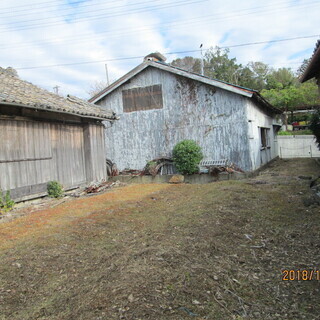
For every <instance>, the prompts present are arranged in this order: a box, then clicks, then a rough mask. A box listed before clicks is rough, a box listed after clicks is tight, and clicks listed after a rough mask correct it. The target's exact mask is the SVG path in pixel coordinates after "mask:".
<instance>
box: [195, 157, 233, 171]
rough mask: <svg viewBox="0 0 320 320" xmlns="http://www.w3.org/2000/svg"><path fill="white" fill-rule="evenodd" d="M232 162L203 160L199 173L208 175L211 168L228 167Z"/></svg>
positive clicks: (226, 160)
mask: <svg viewBox="0 0 320 320" xmlns="http://www.w3.org/2000/svg"><path fill="white" fill-rule="evenodd" d="M228 166H230V162H229V160H228V159H221V160H201V161H200V163H199V172H200V173H208V172H209V167H228Z"/></svg>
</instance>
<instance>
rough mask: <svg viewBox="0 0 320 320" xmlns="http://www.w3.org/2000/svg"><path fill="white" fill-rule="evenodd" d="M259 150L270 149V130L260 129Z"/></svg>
mask: <svg viewBox="0 0 320 320" xmlns="http://www.w3.org/2000/svg"><path fill="white" fill-rule="evenodd" d="M260 137H261V149H266V148H270V129H268V128H260Z"/></svg>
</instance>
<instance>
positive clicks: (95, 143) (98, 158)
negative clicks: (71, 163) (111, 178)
mask: <svg viewBox="0 0 320 320" xmlns="http://www.w3.org/2000/svg"><path fill="white" fill-rule="evenodd" d="M84 142H85V165H86V172H87V181H99V180H102V179H106V178H107V172H106V158H105V140H104V126H103V125H100V126H99V125H92V124H88V125H86V126H85V128H84Z"/></svg>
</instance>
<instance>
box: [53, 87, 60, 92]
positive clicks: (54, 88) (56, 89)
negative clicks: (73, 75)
mask: <svg viewBox="0 0 320 320" xmlns="http://www.w3.org/2000/svg"><path fill="white" fill-rule="evenodd" d="M59 88H60V86H55V87H53V91H54V93H55V94H59Z"/></svg>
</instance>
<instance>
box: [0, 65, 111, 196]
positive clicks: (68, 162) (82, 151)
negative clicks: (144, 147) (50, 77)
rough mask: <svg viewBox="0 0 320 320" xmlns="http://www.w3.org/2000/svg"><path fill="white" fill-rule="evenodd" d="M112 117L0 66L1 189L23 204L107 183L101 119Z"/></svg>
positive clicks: (108, 119)
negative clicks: (53, 185)
mask: <svg viewBox="0 0 320 320" xmlns="http://www.w3.org/2000/svg"><path fill="white" fill-rule="evenodd" d="M115 118H116V117H115V114H114V113H113V112H111V111H108V110H102V109H100V108H99V107H97V106H95V105H93V104H90V103H88V102H85V101H82V100H80V99H78V98H75V97H68V98H63V97H60V96H58V95H55V94H53V93H50V92H48V91H46V90H43V89H41V88H38V87H37V86H34V85H33V84H31V83H28V82H26V81H23V80H21V79H20V78H19V77H18V76H17V74H16V72H15V71H14V70H13V69H11V68H8V69H2V68H0V188H1V190H2V191H7V190H10V192H11V197H12V198H14V199H16V200H23V199H27V198H31V197H34V196H35V195H42V194H45V193H46V190H47V182H48V181H51V180H57V181H59V182H60V183H62V184H63V186H64V187H65V188H71V187H75V186H79V185H81V184H84V183H89V182H91V181H96V180H101V179H106V178H107V174H106V166H105V139H104V125H103V124H102V121H111V122H112V121H113V120H115Z"/></svg>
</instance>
